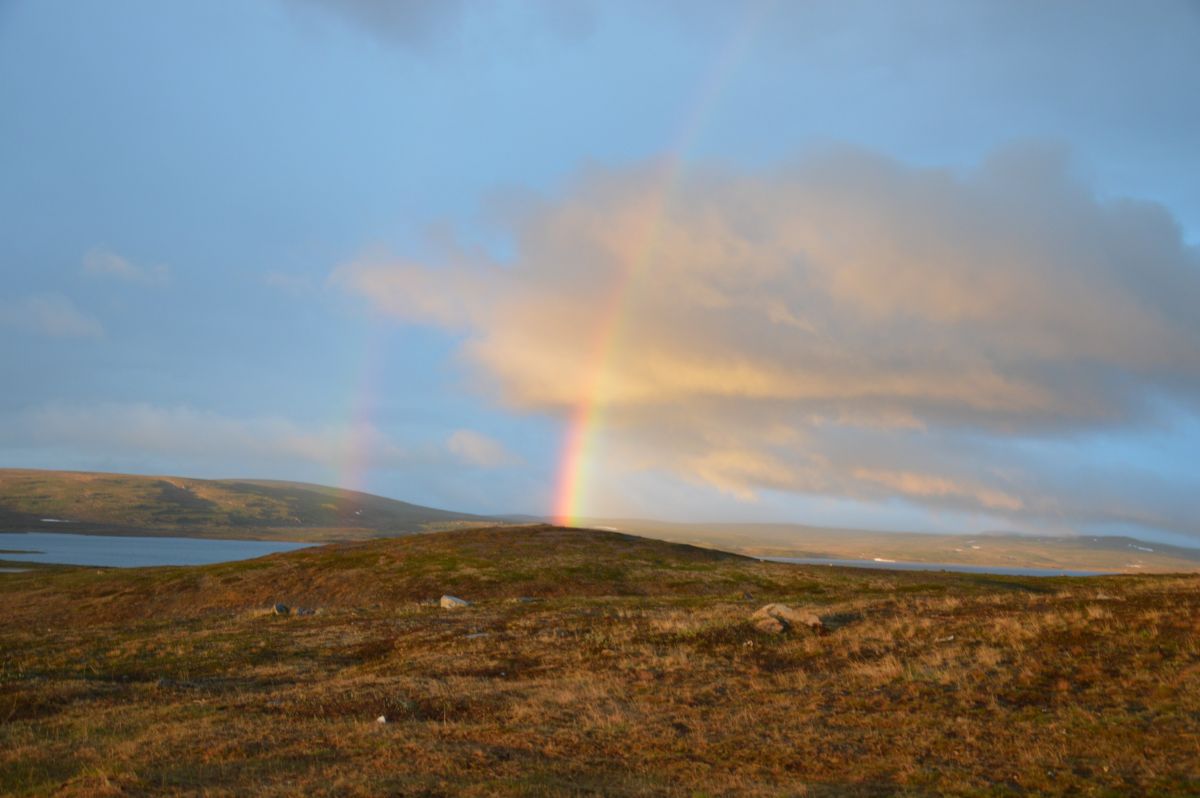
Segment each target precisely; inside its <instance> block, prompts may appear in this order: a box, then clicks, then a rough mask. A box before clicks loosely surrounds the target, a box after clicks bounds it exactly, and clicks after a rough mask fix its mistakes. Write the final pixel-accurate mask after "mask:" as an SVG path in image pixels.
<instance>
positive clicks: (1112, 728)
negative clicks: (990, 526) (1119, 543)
mask: <svg viewBox="0 0 1200 798" xmlns="http://www.w3.org/2000/svg"><path fill="white" fill-rule="evenodd" d="M442 593H451V594H455V595H460V596H463V597H465V598H468V599H470V600H472V601H473V602H475V603H474V605H473V606H471V607H468V608H464V609H458V610H443V609H440V608H438V607H437V606H436V605H435V603H434V600H436V599H437V598H438V596H439V595H441V594H442ZM530 599H532V600H530ZM276 601H282V602H286V603H289V604H291V605H292V606H293V607H296V606H299V607H306V608H314V609H317V610H319V612H318V613H317V614H314V615H304V616H296V615H289V616H287V617H283V616H276V615H272V614H269V613H268V612H267V609H268V608H269V607H270V606H271V604H272V603H273V602H276ZM773 601H781V602H786V603H788V604H790V605H792V606H793V607H797V608H803V609H808V610H811V611H813V612H816V613H817V614H819V615H820V616H821V618H822V619H823V620H824V622H825V625H826V633H824V634H817V633H813V632H810V631H808V630H807V629H805V630H802V631H800V632H796V631H794V630H793V631H792V632H789V633H786V634H782V635H772V634H767V633H764V632H760V631H758V630H756V629H755V628H754V627H753V626H752V625H751V624H750V622H749V617H750V615H751V614H752V612H753V611H754V610H755V609H756V608H758V607H759V606H761V605H763V604H766V603H768V602H773ZM0 602H2V605H3V607H4V608H5V609H4V612H3V613H0V793H5V794H15V795H51V794H54V795H145V794H164V793H165V794H199V793H203V794H206V795H289V794H297V793H307V794H313V795H380V794H399V795H460V794H462V795H495V794H499V795H551V794H554V795H558V794H575V795H593V794H595V795H600V794H604V795H733V794H739V795H777V794H786V795H864V796H868V795H869V796H873V795H894V794H901V795H932V794H945V793H952V794H966V795H1020V794H1031V793H1039V794H1041V793H1052V794H1077V795H1113V796H1116V795H1129V794H1163V795H1181V794H1196V793H1197V792H1200V577H1197V576H1193V575H1184V576H1136V577H1132V576H1115V577H1101V578H1089V579H1065V578H1055V579H1038V578H1013V577H986V576H976V575H961V574H944V573H912V572H909V573H900V572H864V571H855V570H850V569H837V568H828V567H802V566H789V565H782V564H772V563H761V562H755V561H753V560H748V559H745V558H741V557H736V556H733V555H728V554H724V553H720V552H714V551H709V550H703V549H695V548H691V547H686V546H679V545H673V544H668V543H662V542H658V541H650V540H644V539H638V538H633V537H629V536H624V535H615V534H610V533H605V532H596V531H581V530H563V529H558V528H552V527H525V528H502V529H477V530H469V531H456V532H446V533H440V534H434V535H424V536H419V537H407V538H401V539H396V540H385V541H371V542H365V543H350V544H338V545H334V546H329V547H324V548H319V549H308V550H304V551H299V552H292V553H289V554H286V555H274V556H271V557H268V558H264V559H261V560H254V561H247V562H239V563H228V564H223V565H215V566H205V567H199V568H190V569H184V568H157V569H141V570H131V571H97V570H95V569H83V568H62V567H49V568H39V569H37V570H35V571H33V572H30V573H22V574H0ZM381 715H382V716H385V717H386V718H387V721H388V722H387V723H378V722H376V718H377V717H379V716H381Z"/></svg>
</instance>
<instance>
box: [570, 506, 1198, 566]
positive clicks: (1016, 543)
mask: <svg viewBox="0 0 1200 798" xmlns="http://www.w3.org/2000/svg"><path fill="white" fill-rule="evenodd" d="M589 522H590V524H591V525H594V526H596V527H598V528H609V529H619V530H620V531H622V532H629V533H633V534H636V535H649V536H651V537H656V538H661V539H663V540H673V541H677V542H680V543H691V544H695V545H700V546H714V547H719V548H722V549H728V550H731V551H737V552H740V553H742V554H748V555H752V556H756V557H803V558H825V559H847V560H876V559H878V560H881V561H887V560H894V561H901V562H903V561H910V562H941V563H957V564H962V565H980V566H1006V567H1014V568H1075V569H1080V570H1094V571H1113V572H1124V573H1152V572H1158V573H1164V572H1185V571H1200V549H1194V548H1184V547H1182V546H1169V545H1165V544H1161V543H1155V542H1147V541H1144V540H1139V539H1137V538H1131V537H1117V536H1096V537H1092V536H1075V537H1065V536H1060V537H1055V536H1048V535H1039V536H1032V535H1017V534H1011V533H1007V534H1006V533H986V534H975V535H944V534H934V533H928V532H879V531H872V530H865V529H836V528H830V527H815V526H802V525H800V524H735V523H717V524H708V523H670V522H665V521H651V520H645V519H612V518H609V519H589Z"/></svg>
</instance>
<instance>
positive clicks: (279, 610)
mask: <svg viewBox="0 0 1200 798" xmlns="http://www.w3.org/2000/svg"><path fill="white" fill-rule="evenodd" d="M291 613H292V611H291V609H290V608H289V607H288V605H286V604H276V605H275V614H276V615H291Z"/></svg>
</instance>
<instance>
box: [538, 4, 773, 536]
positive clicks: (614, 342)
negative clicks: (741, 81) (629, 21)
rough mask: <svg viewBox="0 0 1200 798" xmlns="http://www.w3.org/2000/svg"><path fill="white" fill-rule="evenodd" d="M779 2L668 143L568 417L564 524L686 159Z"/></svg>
mask: <svg viewBox="0 0 1200 798" xmlns="http://www.w3.org/2000/svg"><path fill="white" fill-rule="evenodd" d="M772 5H774V3H772V2H764V3H761V4H759V5H758V6H757V8H756V9H755V11H754V12H753V13H747V14H745V16H744V17H743V18H742V24H741V25H739V26H738V27H737V28H736V29H735V30H734V32H733V34H732V35H731V36H730V39H729V42H728V43H727V45H726V46H725V48H724V49H723V50H722V51H721V54H720V57H719V58H718V59H717V60H716V62H715V64H714V65H713V67H712V68H711V69H710V70H709V72H708V74H707V76H706V79H705V80H704V81H703V82H702V83H701V85H700V89H699V90H698V91H697V94H696V100H695V101H694V102H693V104H692V111H691V113H689V114H688V115H687V116H686V117H685V122H684V124H683V125H682V127H681V132H680V134H679V135H678V136H677V137H676V144H675V146H673V147H671V148H669V149H668V155H667V157H666V158H665V159H664V160H663V161H662V162H661V165H660V168H659V170H658V174H657V175H656V180H655V181H654V185H655V186H656V187H657V189H656V191H655V192H654V194H653V196H652V198H651V201H650V203H649V204H648V208H647V211H646V215H647V216H646V224H645V227H644V230H645V233H644V235H643V236H642V240H641V242H640V244H639V245H638V246H636V247H634V249H633V252H634V255H633V256H632V257H630V258H627V259H625V261H624V263H623V266H622V268H621V270H620V271H619V273H618V275H617V278H616V279H615V280H614V281H613V285H612V288H611V290H610V291H609V295H608V297H607V300H606V301H605V303H604V306H603V311H602V312H601V314H600V317H599V322H598V323H597V325H596V328H595V331H594V333H593V335H592V340H591V343H590V346H589V349H588V352H587V363H588V367H587V371H586V375H587V376H586V377H585V380H584V385H583V386H582V391H581V398H580V400H579V402H578V404H576V406H575V407H574V408H573V409H572V411H571V414H570V416H569V418H568V420H567V427H566V434H565V436H564V439H563V445H562V451H561V455H560V457H559V466H558V471H557V478H556V485H555V491H554V506H553V510H552V517H553V519H554V522H555V523H556V524H559V525H560V526H576V525H579V524H580V523H581V519H582V517H583V513H584V508H585V507H586V506H587V499H588V496H587V486H588V485H589V484H591V482H592V476H593V474H592V472H593V469H594V467H595V464H596V461H597V459H598V454H599V450H600V447H601V445H602V443H603V431H604V413H605V410H606V408H607V404H608V402H607V401H606V397H607V396H608V393H609V388H610V386H609V381H610V376H611V374H612V371H613V368H612V367H613V363H614V359H615V357H616V352H617V351H618V350H619V348H620V346H619V345H620V341H621V332H622V327H623V321H624V318H625V315H626V308H627V306H628V303H629V297H630V296H631V295H632V293H633V291H634V289H635V288H636V283H637V279H638V277H639V275H641V274H642V273H644V272H645V270H646V269H648V268H649V267H650V266H651V265H652V264H653V263H654V260H655V256H656V254H657V250H658V245H659V240H660V238H661V232H662V230H663V226H664V224H665V222H666V212H667V209H668V207H669V204H670V201H671V199H672V197H673V196H674V194H675V191H676V188H677V187H678V184H679V180H680V177H681V175H682V172H683V159H684V157H685V155H686V154H687V152H688V151H689V150H690V149H691V146H692V144H693V143H694V142H695V140H696V138H697V136H698V135H699V134H700V131H701V130H702V129H703V127H704V125H705V123H707V122H708V120H709V119H710V118H711V117H712V115H713V112H714V111H715V110H716V107H717V104H718V101H719V99H720V96H721V94H722V93H723V91H724V89H725V87H726V86H727V85H728V84H729V82H730V80H731V79H732V77H733V74H734V72H735V71H736V69H737V66H738V64H739V63H740V62H741V61H742V59H743V58H744V56H745V53H746V51H747V49H748V48H749V45H750V42H751V41H752V39H753V35H754V32H755V31H756V30H757V28H758V27H759V24H760V23H761V22H762V20H763V18H764V17H765V16H766V13H767V11H768V10H769V9H770V7H771V6H772Z"/></svg>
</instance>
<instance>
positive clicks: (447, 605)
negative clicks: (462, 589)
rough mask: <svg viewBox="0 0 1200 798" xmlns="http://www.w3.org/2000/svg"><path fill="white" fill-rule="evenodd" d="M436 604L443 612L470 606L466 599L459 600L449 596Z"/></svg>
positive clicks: (456, 597)
mask: <svg viewBox="0 0 1200 798" xmlns="http://www.w3.org/2000/svg"><path fill="white" fill-rule="evenodd" d="M438 604H439V605H440V606H441V608H442V609H444V610H457V609H461V608H462V607H470V606H471V602H469V601H467V600H466V599H461V598H459V597H458V596H449V595H446V596H442V598H441V600H440V601H438Z"/></svg>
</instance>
